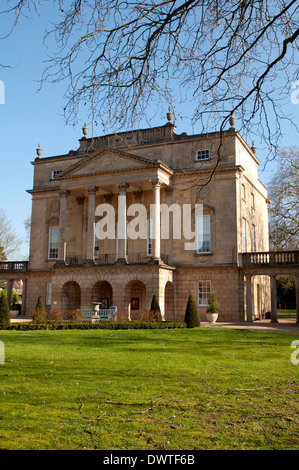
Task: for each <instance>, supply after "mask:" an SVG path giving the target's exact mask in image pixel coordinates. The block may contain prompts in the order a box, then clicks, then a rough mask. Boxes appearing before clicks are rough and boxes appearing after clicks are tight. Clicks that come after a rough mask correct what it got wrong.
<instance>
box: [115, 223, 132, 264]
mask: <svg viewBox="0 0 299 470" xmlns="http://www.w3.org/2000/svg"><path fill="white" fill-rule="evenodd" d="M128 227H129V222H126V259H128V254H129V237H128ZM116 259H118V222H116Z"/></svg>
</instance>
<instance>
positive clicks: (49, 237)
mask: <svg viewBox="0 0 299 470" xmlns="http://www.w3.org/2000/svg"><path fill="white" fill-rule="evenodd" d="M54 229H55V232H56V237H55V239H57V240H54V241H53V240H52V233H53V232H54ZM52 245H56V247H52ZM58 246H59V225H51V226H50V227H49V236H48V259H49V260H55V259H58ZM51 250H56V256H53V253H52V256H51Z"/></svg>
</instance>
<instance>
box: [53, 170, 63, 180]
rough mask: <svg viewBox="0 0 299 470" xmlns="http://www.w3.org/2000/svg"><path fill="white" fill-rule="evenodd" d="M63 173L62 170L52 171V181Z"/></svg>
mask: <svg viewBox="0 0 299 470" xmlns="http://www.w3.org/2000/svg"><path fill="white" fill-rule="evenodd" d="M61 172H62V170H52V180H54V179H55V177H56V176H57V175H60V173H61Z"/></svg>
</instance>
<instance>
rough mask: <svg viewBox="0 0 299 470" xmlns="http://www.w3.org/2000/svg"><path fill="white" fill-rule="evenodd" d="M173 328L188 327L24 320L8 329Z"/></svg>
mask: <svg viewBox="0 0 299 470" xmlns="http://www.w3.org/2000/svg"><path fill="white" fill-rule="evenodd" d="M172 328H186V323H184V322H171V321H164V322H140V321H126V322H119V323H118V322H108V321H105V322H99V323H91V322H88V321H85V322H80V323H75V322H74V323H73V322H67V321H65V322H47V323H34V322H22V323H11V325H10V326H9V327H7V328H6V329H8V330H22V331H26V330H146V329H172Z"/></svg>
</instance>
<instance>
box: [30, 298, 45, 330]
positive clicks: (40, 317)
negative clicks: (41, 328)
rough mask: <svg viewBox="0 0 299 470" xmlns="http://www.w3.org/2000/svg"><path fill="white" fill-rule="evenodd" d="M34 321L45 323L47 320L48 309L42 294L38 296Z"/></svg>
mask: <svg viewBox="0 0 299 470" xmlns="http://www.w3.org/2000/svg"><path fill="white" fill-rule="evenodd" d="M33 321H34V322H35V323H45V322H46V321H47V314H46V309H45V306H44V302H43V299H42V296H41V295H40V296H39V298H38V301H37V304H36V308H35V310H34V312H33Z"/></svg>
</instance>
